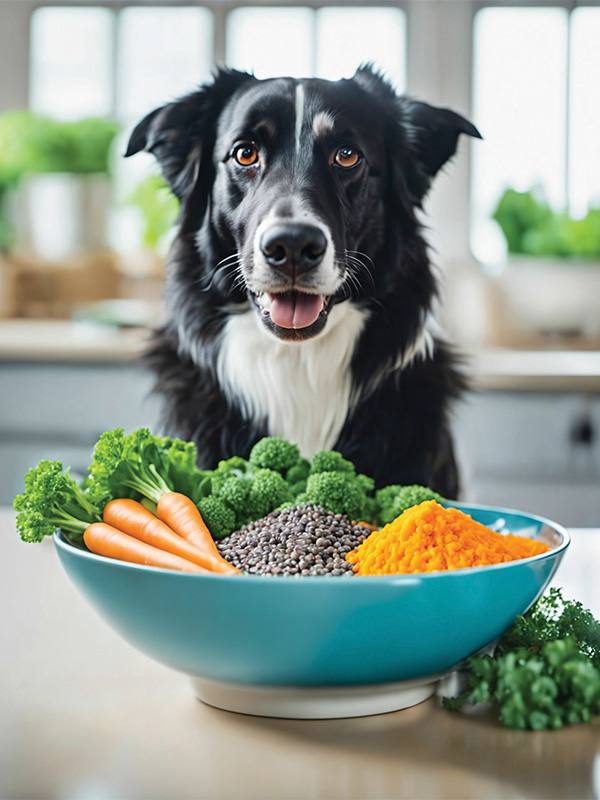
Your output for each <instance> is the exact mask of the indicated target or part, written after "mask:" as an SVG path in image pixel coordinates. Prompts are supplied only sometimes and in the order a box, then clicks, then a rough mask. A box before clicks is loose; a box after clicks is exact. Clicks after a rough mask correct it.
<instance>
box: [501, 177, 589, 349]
mask: <svg viewBox="0 0 600 800" xmlns="http://www.w3.org/2000/svg"><path fill="white" fill-rule="evenodd" d="M493 219H494V220H496V222H497V223H498V225H499V226H500V228H501V229H502V232H503V234H504V237H505V239H506V245H507V252H508V257H507V262H506V265H505V267H504V269H503V270H502V272H501V274H500V275H499V276H498V282H499V284H500V287H501V290H502V292H503V295H504V301H505V303H506V306H507V308H508V310H509V313H510V315H511V316H512V317H513V319H515V320H518V322H519V324H520V325H521V326H524V327H528V328H535V329H536V330H542V331H547V332H553V333H566V332H569V333H584V334H590V335H594V336H595V335H600V300H599V298H600V208H590V209H589V210H588V211H587V213H586V215H585V216H584V217H582V218H580V219H575V218H573V217H571V216H570V215H569V213H568V212H567V211H560V212H557V211H554V210H553V209H552V208H551V206H550V205H549V203H548V201H547V199H546V198H545V196H544V194H543V192H542V191H541V189H539V188H533V189H531V190H529V191H527V192H517V191H515V190H514V189H507V190H506V191H505V192H504V194H503V195H502V197H501V198H500V200H499V202H498V205H497V207H496V210H495V211H494V214H493Z"/></svg>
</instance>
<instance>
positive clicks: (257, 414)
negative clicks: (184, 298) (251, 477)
mask: <svg viewBox="0 0 600 800" xmlns="http://www.w3.org/2000/svg"><path fill="white" fill-rule="evenodd" d="M365 320H366V312H365V311H361V310H359V309H357V308H355V307H354V306H352V305H351V304H350V303H347V302H346V303H342V304H341V305H338V306H334V307H333V308H332V309H331V311H330V314H329V320H328V322H327V326H326V328H325V331H324V332H323V334H321V335H320V336H317V337H316V338H315V339H310V340H308V341H306V342H298V343H290V342H282V341H279V340H278V339H276V338H275V337H274V336H273V335H272V334H270V333H268V332H267V331H265V330H263V329H262V328H261V325H260V321H259V319H258V316H257V314H256V312H255V311H254V309H250V310H249V311H247V312H246V313H244V314H238V315H235V316H232V317H231V318H230V319H229V320H228V321H227V323H226V326H225V330H224V334H223V342H222V346H221V348H220V352H219V356H218V359H217V374H218V378H219V382H220V383H221V386H222V387H223V389H224V391H225V392H226V393H227V395H228V397H229V399H230V401H232V402H234V403H235V404H236V405H237V406H238V407H239V408H241V410H242V413H243V414H244V416H245V417H246V418H247V419H256V420H257V421H258V420H263V419H266V421H267V426H268V430H269V434H270V435H271V436H283V437H284V438H286V439H289V440H290V441H292V442H297V444H298V445H299V446H300V450H301V452H302V455H303V456H305V457H306V458H310V457H311V456H312V455H314V453H316V452H317V451H319V450H323V449H331V448H332V447H333V445H334V444H335V442H336V439H337V438H338V436H339V433H340V431H341V429H342V426H343V424H344V420H345V419H346V415H347V413H348V406H349V402H350V391H351V375H350V361H351V358H352V354H353V352H354V347H355V344H356V341H357V339H358V337H359V336H360V333H361V331H362V329H363V326H364V324H365Z"/></svg>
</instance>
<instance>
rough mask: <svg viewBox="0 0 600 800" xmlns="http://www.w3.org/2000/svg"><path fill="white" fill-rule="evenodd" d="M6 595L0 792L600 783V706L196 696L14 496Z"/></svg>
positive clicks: (594, 558) (579, 551) (477, 792)
mask: <svg viewBox="0 0 600 800" xmlns="http://www.w3.org/2000/svg"><path fill="white" fill-rule="evenodd" d="M571 533H572V536H573V542H572V545H571V547H570V549H569V551H568V552H567V554H566V556H565V559H564V561H563V564H562V566H561V568H560V570H559V573H558V576H559V577H558V581H557V585H559V586H562V587H563V588H564V590H565V594H566V595H567V596H570V597H577V598H578V599H580V600H581V601H582V602H583V603H584V605H586V606H587V607H589V608H591V609H592V610H593V611H594V613H595V614H596V616H600V583H599V582H598V581H597V575H598V572H599V570H600V529H598V530H591V529H587V530H584V529H575V530H572V531H571ZM0 603H1V606H0V608H1V617H0V618H1V619H2V623H1V639H2V640H1V641H0V665H1V671H0V678H1V680H0V719H1V720H2V722H1V730H0V797H36V798H63V799H67V800H68V799H70V798H75V799H76V800H79V799H80V798H81V799H83V798H92V797H93V798H103V800H105V799H106V798H123V797H127V798H173V797H176V798H230V799H233V798H261V800H268V799H269V798H377V799H378V800H383V798H434V797H435V798H466V797H477V798H484V797H502V798H571V799H576V798H592V797H598V796H599V795H600V783H599V781H600V719H596V720H595V722H594V723H592V724H591V725H576V726H572V727H570V728H566V729H563V730H560V731H552V732H545V731H544V732H535V733H533V732H522V731H507V730H505V729H504V728H502V727H501V726H500V725H499V724H498V723H496V722H494V721H493V720H492V719H490V718H489V717H488V716H486V715H485V714H483V715H481V714H478V715H463V714H456V713H451V712H448V711H445V710H443V709H442V708H440V707H439V706H438V704H437V701H435V700H434V699H431V700H428V701H426V702H425V703H422V704H420V705H418V706H415V707H414V708H411V709H407V710H405V711H399V712H395V713H392V714H385V715H381V716H375V717H365V718H361V719H349V720H331V721H296V720H276V719H263V718H255V717H248V716H242V715H237V714H231V713H228V712H223V711H219V710H216V709H213V708H210V707H208V706H204V705H202V704H201V703H200V702H199V701H197V700H196V699H195V698H194V696H193V694H192V691H191V688H190V687H189V685H188V683H187V679H186V678H185V677H183V676H182V675H179V674H178V673H175V672H173V671H171V670H169V669H167V668H166V667H163V666H161V665H160V664H157V663H154V662H153V661H151V660H150V659H148V658H146V657H145V656H143V655H142V654H140V653H138V652H137V651H136V650H134V649H133V648H131V647H130V646H129V645H128V644H126V643H125V642H124V641H122V640H121V639H120V638H119V637H118V636H117V634H116V633H114V631H112V630H111V629H110V628H108V626H107V625H106V624H105V623H104V622H103V621H102V620H101V619H100V618H99V617H98V616H97V615H96V613H95V612H94V611H93V610H92V609H91V608H90V607H89V606H88V604H87V603H86V601H85V600H83V598H82V597H81V596H80V595H79V594H78V592H77V591H76V590H75V588H74V587H73V586H72V585H71V584H70V583H69V581H68V579H67V577H66V576H65V574H64V573H63V571H62V568H61V567H60V564H59V562H58V559H57V557H56V554H55V552H54V547H53V544H52V542H51V541H45V542H43V543H42V544H39V545H26V544H23V543H22V542H20V541H19V540H18V537H17V535H16V534H15V533H14V512H12V511H10V510H8V509H4V510H1V509H0ZM199 613H203V612H202V610H199Z"/></svg>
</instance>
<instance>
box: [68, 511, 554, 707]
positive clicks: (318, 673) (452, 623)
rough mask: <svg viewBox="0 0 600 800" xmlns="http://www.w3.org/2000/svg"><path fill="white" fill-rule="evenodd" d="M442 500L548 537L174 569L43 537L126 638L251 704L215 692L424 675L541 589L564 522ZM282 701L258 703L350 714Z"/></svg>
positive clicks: (445, 664) (473, 647)
mask: <svg viewBox="0 0 600 800" xmlns="http://www.w3.org/2000/svg"><path fill="white" fill-rule="evenodd" d="M452 505H453V506H454V507H456V508H460V509H461V510H462V511H464V512H466V513H468V514H470V515H471V516H472V517H473V519H475V520H477V521H478V522H481V523H483V524H484V525H489V526H492V527H494V528H495V529H502V530H503V531H508V532H510V533H514V534H519V535H522V536H528V537H530V538H534V539H539V540H541V541H543V542H545V543H546V544H548V545H549V546H550V547H551V550H550V551H549V552H548V553H544V554H542V555H539V556H534V557H532V558H528V559H523V560H521V561H514V562H510V563H506V564H498V565H493V566H488V567H476V568H471V569H462V570H455V571H450V572H435V573H427V574H419V575H398V576H386V577H373V578H358V577H357V578H347V579H344V580H342V579H340V580H338V579H337V578H334V577H324V576H315V577H301V578H289V577H288V578H285V577H260V576H250V575H248V576H221V575H208V576H205V575H194V574H185V573H179V572H174V571H170V570H165V569H158V568H154V567H145V566H138V565H133V564H127V563H125V562H121V561H116V560H111V559H108V558H103V557H101V556H96V555H93V554H92V553H89V552H87V551H86V550H83V549H79V548H78V547H75V546H73V545H72V544H70V543H69V542H68V541H67V540H66V539H65V538H64V537H63V536H62V535H61V534H60V533H57V534H55V537H54V541H55V545H56V549H57V552H58V556H59V558H60V561H61V563H62V565H63V567H64V569H65V571H66V572H67V575H68V576H69V578H70V579H71V580H72V581H73V583H74V584H75V586H76V587H77V588H78V589H79V590H80V592H81V593H82V594H83V595H84V597H85V598H86V599H87V600H88V601H89V602H90V603H91V605H92V606H93V607H94V608H95V609H96V610H97V611H98V612H99V614H100V615H101V616H102V617H103V618H104V619H105V620H106V622H108V624H109V625H111V626H112V627H113V628H114V630H115V631H117V633H119V634H120V635H121V636H122V637H123V638H124V639H126V640H127V641H128V642H129V643H130V644H131V645H133V646H134V647H136V648H138V649H139V650H141V651H142V652H143V653H145V654H146V655H148V656H150V657H151V658H153V659H155V660H157V661H159V662H161V663H163V664H166V665H167V666H169V667H172V668H173V669H176V670H179V671H180V672H183V673H186V674H187V675H189V676H192V678H194V679H196V689H197V693H198V694H199V695H200V696H201V698H202V699H204V700H206V701H207V702H212V703H213V704H214V705H220V706H221V707H229V708H233V709H234V710H250V712H251V713H262V712H261V711H260V710H259V711H256V703H255V704H254V706H252V704H250V705H249V706H248V705H244V702H242V700H240V699H239V698H238V701H233V700H232V701H231V702H229V701H224V700H223V699H221V700H219V699H218V697H217V695H218V696H219V697H221V696H222V692H221V695H219V691H221V690H223V691H225V695H227V696H228V697H231V696H233V695H235V693H236V691H237V692H238V694H239V692H240V691H241V690H242V689H243V690H244V691H246V690H247V689H248V688H249V687H254V689H255V690H256V692H255V695H256V697H259V698H260V696H261V693H262V696H263V701H264V700H265V697H266V694H265V692H266V690H270V691H271V695H270V700H272V699H273V696H275V697H276V696H277V692H278V687H279V690H283V687H286V688H288V689H289V687H295V688H296V689H297V690H298V691H299V692H300V694H299V696H300V697H302V696H308V695H310V692H307V691H305V692H304V695H303V694H302V690H310V689H314V690H316V692H317V695H318V693H319V692H321V694H322V696H323V697H325V696H326V695H327V696H329V697H332V696H334V695H335V694H336V692H337V693H338V695H339V696H340V697H342V696H343V695H344V687H346V688H347V689H348V691H350V688H351V689H352V692H353V693H354V694H356V692H357V691H358V692H359V693H360V692H361V691H362V690H365V689H366V687H370V691H369V692H367V694H370V695H371V696H372V695H373V692H375V694H376V693H377V687H379V689H380V690H382V688H383V687H384V686H387V687H390V686H392V685H395V686H396V687H400V688H401V689H407V688H411V687H413V686H419V685H424V684H427V685H428V686H430V685H433V682H434V680H435V678H436V677H438V676H439V675H440V674H443V673H445V672H447V671H448V670H450V669H452V668H453V666H454V665H456V664H458V663H459V662H461V660H463V659H465V658H466V657H467V656H469V655H471V654H472V653H475V652H477V651H479V650H480V649H482V648H484V647H485V646H487V645H489V644H490V643H491V642H493V641H494V640H495V639H497V638H498V637H499V636H501V634H502V633H503V632H504V631H505V630H506V629H507V628H508V627H509V626H510V625H511V624H512V622H513V621H514V619H515V617H516V616H517V615H518V614H522V613H524V612H525V611H526V610H527V609H528V608H529V606H530V605H531V604H532V603H533V602H534V601H535V600H536V599H537V598H538V597H539V596H540V594H541V593H542V592H543V590H544V589H545V587H546V586H547V585H548V583H549V581H550V580H551V578H552V576H553V575H554V573H555V571H556V569H557V567H558V565H559V563H560V561H561V559H562V557H563V555H564V553H565V550H566V549H567V547H568V545H569V535H568V533H567V531H566V530H564V529H563V528H562V527H561V526H559V525H557V524H556V523H554V522H550V521H549V520H546V519H543V518H541V517H537V516H532V515H529V514H524V513H520V512H517V511H510V510H507V509H502V508H492V507H489V506H475V505H465V504H460V503H453V504H452ZM207 687H209V689H210V691H212V692H213V694H212V695H211V694H210V691H209V690H208V689H207ZM211 687H212V688H211ZM223 687H225V689H223ZM228 689H229V692H228V691H227V690H228ZM371 690H372V691H371ZM273 691H274V692H275V695H273ZM215 693H216V694H215ZM323 693H324V694H323ZM431 693H432V690H431V691H429V694H431ZM363 694H364V692H363ZM280 695H281V698H283V695H282V694H281V691H280ZM312 696H314V692H313V695H312ZM346 696H348V692H346ZM425 696H427V695H425ZM211 697H212V700H211ZM215 698H216V699H215ZM281 698H280V699H281ZM420 699H423V698H422V697H420ZM418 701H419V700H416V701H415V702H418ZM228 702H229V705H228ZM282 703H283V700H282V702H281V703H280V706H278V705H277V702H275V706H273V705H272V704H271V705H269V703H266V705H265V704H264V702H263V704H262V705H261V703H260V702H259V707H260V708H270V709H271V712H270V713H269V715H274V716H307V715H308V716H354V715H355V714H346V713H337V712H334V713H322V714H317V713H315V714H302V713H299V712H297V711H296V712H292V713H287V714H284V713H280V714H278V713H277V708H280V707H281V708H282V707H283V705H285V703H283V705H282ZM236 704H237V707H236ZM409 704H411V703H410V702H407V703H404V705H409ZM240 706H241V707H240ZM366 707H368V708H372V707H373V706H372V704H371V705H369V703H367V706H366ZM391 707H402V704H401V705H398V703H396V705H395V706H394V704H393V703H392V706H391ZM253 708H254V710H253ZM273 709H275V710H274V711H273ZM380 710H390V706H389V703H388V705H387V706H386V704H385V703H383V704H382V707H381V709H380ZM365 713H373V712H372V711H369V710H367V711H366V712H365Z"/></svg>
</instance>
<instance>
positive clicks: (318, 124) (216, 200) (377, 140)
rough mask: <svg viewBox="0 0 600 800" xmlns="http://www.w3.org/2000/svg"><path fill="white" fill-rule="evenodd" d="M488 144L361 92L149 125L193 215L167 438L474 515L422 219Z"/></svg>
mask: <svg viewBox="0 0 600 800" xmlns="http://www.w3.org/2000/svg"><path fill="white" fill-rule="evenodd" d="M461 133H465V134H468V135H469V136H477V137H478V136H479V133H478V132H477V130H476V129H475V128H474V127H473V125H471V124H470V123H469V122H467V121H466V120H465V119H463V118H462V117H460V116H459V115H458V114H455V113H454V112H452V111H449V110H446V109H440V108H433V107H431V106H429V105H426V104H424V103H419V102H415V101H414V100H411V99H409V98H407V97H405V96H397V95H396V94H395V93H394V91H393V89H392V88H391V87H390V86H389V85H388V83H387V82H386V81H385V80H384V79H382V78H381V77H380V76H379V75H377V74H376V73H374V72H373V71H372V70H371V69H370V68H369V67H363V68H360V69H359V70H358V72H357V73H356V75H355V76H354V77H353V78H351V79H349V80H342V81H338V82H330V81H325V80H317V79H307V80H295V79H292V78H278V79H271V80H257V79H256V78H255V77H253V76H251V75H248V74H246V73H241V72H235V71H226V70H223V71H220V72H219V73H218V74H217V75H216V77H215V79H214V81H213V82H212V83H211V84H209V85H206V86H203V87H201V88H200V90H199V91H197V92H194V93H193V94H190V95H188V96H186V97H184V98H182V99H181V100H179V101H178V102H173V103H169V104H168V105H166V106H164V107H163V108H159V109H157V110H155V111H153V112H152V113H151V114H149V115H148V116H147V117H146V118H145V119H144V120H143V121H142V122H141V123H140V124H139V125H138V126H137V127H136V128H135V130H134V132H133V134H132V136H131V139H130V142H129V147H128V149H127V153H126V155H127V156H130V155H132V154H134V153H137V152H139V151H140V150H148V151H151V152H152V153H153V154H154V155H155V156H156V158H157V159H158V161H159V163H160V166H161V168H162V171H163V174H164V176H165V178H166V180H167V181H168V183H169V185H170V186H171V188H172V190H173V192H174V193H175V194H176V195H177V197H178V198H179V200H180V203H181V214H180V218H179V224H178V232H177V237H176V240H175V243H174V246H173V248H172V251H171V254H170V258H169V263H168V277H167V284H166V293H165V302H166V309H167V313H168V321H167V322H166V324H164V325H163V326H162V327H161V328H160V329H159V330H158V331H156V333H155V336H154V340H153V344H152V348H151V350H150V352H149V354H148V363H149V364H150V366H151V367H152V369H154V370H155V372H156V374H157V376H158V380H157V390H158V391H159V392H160V393H162V395H163V397H164V401H165V404H164V419H163V425H164V427H165V429H166V432H168V433H170V434H171V435H177V436H180V437H182V438H186V439H190V440H193V441H194V442H196V444H197V446H198V451H199V459H200V463H201V465H203V466H206V467H211V466H214V465H216V462H217V461H218V460H219V459H221V458H226V457H229V456H230V455H232V454H234V453H235V454H239V455H242V456H244V455H247V454H248V453H249V451H250V448H251V447H252V445H253V444H254V443H255V442H256V441H257V440H258V439H260V438H261V437H263V436H266V435H278V436H283V437H285V438H287V439H289V440H291V441H295V442H297V443H298V444H299V445H300V449H301V451H302V453H303V455H305V456H307V457H310V456H311V455H312V454H313V453H315V452H316V451H317V450H320V449H325V448H327V449H329V448H333V449H336V450H340V451H341V452H342V453H343V454H344V455H345V456H346V457H347V458H349V459H351V460H352V461H353V462H354V463H355V464H356V467H357V469H358V470H359V471H361V472H364V473H366V474H367V475H371V476H373V477H374V478H375V480H376V481H377V483H378V485H384V484H389V483H420V484H424V485H428V486H431V487H433V488H434V489H436V490H438V491H439V492H441V493H442V494H443V495H445V496H446V497H450V498H452V497H455V496H456V494H457V491H458V478H457V470H456V465H455V459H454V455H453V448H452V442H451V438H450V434H449V424H448V415H449V404H450V401H451V400H452V399H453V398H456V397H457V396H458V395H459V394H460V392H461V390H462V388H463V378H462V377H461V373H460V370H459V369H458V368H457V364H456V358H455V357H454V356H453V354H452V352H451V350H450V348H449V346H447V345H446V344H445V343H444V342H443V341H442V340H440V339H438V338H436V336H435V328H434V323H433V320H432V317H431V306H432V301H433V300H434V297H435V295H436V281H435V278H434V275H433V273H432V268H431V265H430V261H429V257H428V253H427V246H426V243H425V241H424V239H423V236H422V231H421V225H420V223H419V221H418V218H417V211H418V209H420V207H421V203H422V200H423V198H424V196H425V194H426V192H427V190H428V188H429V185H430V182H431V179H432V178H433V176H434V175H435V174H436V173H437V172H438V170H439V169H440V167H442V165H443V164H444V163H445V162H446V161H447V160H448V159H449V158H450V157H451V156H452V155H454V153H455V151H456V145H457V140H458V137H459V135H460V134H461Z"/></svg>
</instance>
